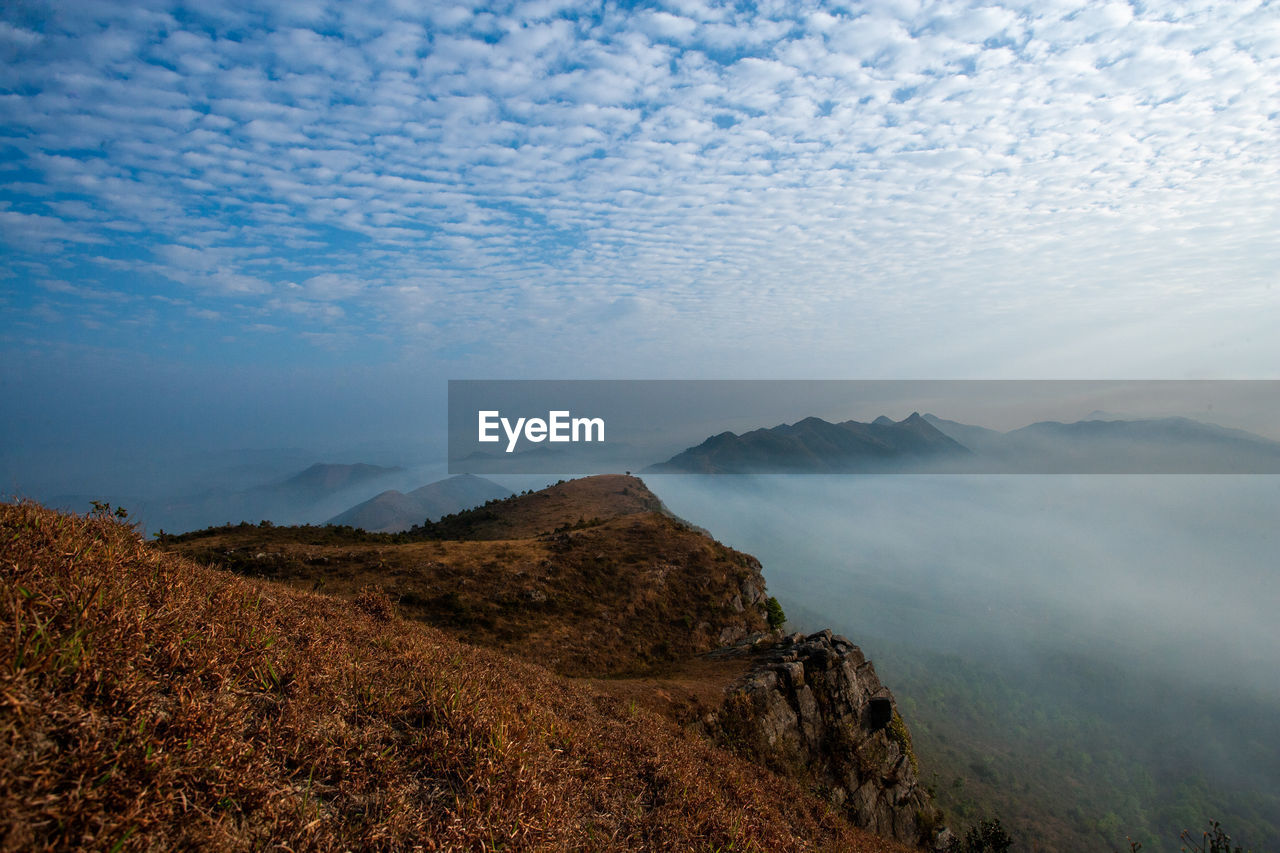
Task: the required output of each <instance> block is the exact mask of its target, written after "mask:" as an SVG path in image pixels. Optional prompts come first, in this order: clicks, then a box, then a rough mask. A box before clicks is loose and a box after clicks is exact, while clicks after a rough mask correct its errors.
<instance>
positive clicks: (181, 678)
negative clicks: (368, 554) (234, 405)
mask: <svg viewBox="0 0 1280 853" xmlns="http://www.w3.org/2000/svg"><path fill="white" fill-rule="evenodd" d="M0 572H2V573H3V575H4V578H5V584H4V585H3V590H2V592H0V596H2V597H0V608H2V614H0V619H2V620H3V625H4V628H3V629H0V631H3V634H4V640H5V643H6V645H7V646H8V648H9V649H10V653H9V654H7V655H5V656H4V662H3V665H2V667H0V690H2V691H3V695H4V703H3V704H2V705H0V720H3V726H2V729H0V730H2V734H0V737H2V738H3V740H4V748H3V751H2V753H0V754H2V755H3V758H2V759H0V762H2V763H0V838H3V844H4V847H5V848H7V849H14V848H25V849H42V848H43V849H67V850H71V849H85V850H88V849H95V850H97V849H112V850H142V849H173V848H192V847H201V848H205V849H247V848H259V847H266V846H272V847H277V846H280V847H287V848H290V849H295V850H302V849H306V850H329V849H352V848H358V849H381V850H402V849H410V848H412V847H421V848H423V849H475V850H480V849H495V848H497V847H504V848H508V849H520V850H565V849H583V850H642V849H643V850H652V849H703V850H712V849H735V850H753V849H754V850H784V849H785V850H804V849H829V850H848V851H902V850H905V849H906V848H903V847H901V846H899V845H896V844H894V843H892V842H888V841H885V840H883V839H880V838H877V837H874V836H870V835H867V834H866V833H863V832H860V831H858V830H856V829H854V828H852V827H850V826H849V825H848V824H847V823H846V822H844V821H843V820H841V819H839V818H838V817H836V816H835V815H834V813H832V811H831V810H830V809H829V808H828V807H827V806H826V805H825V804H824V803H823V802H821V801H819V800H817V799H815V798H814V797H813V796H812V795H810V794H809V793H808V792H807V791H805V790H803V789H802V788H801V787H799V786H797V785H796V784H794V783H792V782H790V781H788V780H786V779H783V778H780V777H777V776H774V775H772V774H770V773H768V772H766V771H764V770H762V769H760V768H759V767H758V766H754V765H752V764H750V763H747V762H745V761H742V760H739V759H737V758H735V757H733V756H732V755H729V754H727V753H725V752H723V751H721V750H719V749H716V748H715V747H713V746H712V745H710V744H708V743H707V742H705V741H703V740H701V739H699V738H697V737H692V736H689V735H687V734H685V733H684V732H683V731H682V730H681V729H679V728H678V727H677V726H675V725H673V724H672V723H670V722H669V721H667V720H666V719H664V718H663V717H661V716H659V715H657V714H655V713H652V712H650V711H648V710H646V709H645V708H644V707H642V706H639V705H637V704H635V703H630V704H623V703H622V702H620V701H619V700H617V699H615V698H611V697H609V696H607V695H605V694H603V693H601V692H599V691H598V690H596V689H594V688H593V687H592V686H591V685H589V684H587V683H584V682H575V681H572V680H568V679H565V678H563V677H560V676H556V675H553V674H551V673H550V672H548V671H547V670H545V669H543V668H541V667H538V666H536V665H532V664H528V663H522V662H520V661H517V660H513V659H511V658H508V657H503V656H500V655H497V654H494V653H492V652H489V651H485V650H481V649H477V648H475V647H472V646H470V645H467V644H465V643H462V642H459V641H457V640H455V639H453V638H451V637H450V636H448V635H446V634H445V633H442V632H440V631H438V630H435V629H433V628H431V627H428V626H426V625H423V624H420V623H418V622H415V621H405V620H403V619H401V618H400V617H399V616H398V615H396V612H395V607H394V606H393V605H392V604H391V603H390V602H389V601H388V600H387V598H386V597H385V596H382V595H379V594H377V593H375V592H371V591H368V590H366V591H364V592H363V593H360V594H358V595H357V596H356V597H355V599H354V606H352V605H351V604H348V603H346V602H343V601H341V600H338V599H335V598H330V597H326V596H321V595H316V594H313V593H310V592H306V591H301V590H297V589H290V588H288V587H287V586H284V585H281V584H276V583H270V582H265V581H261V580H253V579H245V578H239V577H236V576H235V575H233V574H230V573H228V572H225V571H220V570H217V569H212V568H208V567H204V566H200V565H197V564H195V563H193V562H191V561H188V560H186V559H183V558H181V557H178V556H176V555H173V554H166V553H163V552H161V551H159V550H157V549H155V548H154V547H152V546H149V545H146V544H144V543H142V542H140V541H139V540H138V537H137V535H136V533H135V532H134V531H133V530H132V529H131V528H129V527H127V526H125V525H123V524H121V523H119V522H117V521H115V520H114V519H111V518H109V517H90V518H85V517H77V516H68V515H61V514H58V513H55V512H53V511H50V510H45V509H43V508H40V507H37V506H35V505H31V504H22V505H3V506H0Z"/></svg>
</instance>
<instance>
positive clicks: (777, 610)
mask: <svg viewBox="0 0 1280 853" xmlns="http://www.w3.org/2000/svg"><path fill="white" fill-rule="evenodd" d="M764 612H765V618H766V619H768V620H769V627H770V628H781V627H782V626H783V624H785V623H786V621H787V614H785V613H783V612H782V605H781V604H779V603H778V599H776V598H774V597H773V596H772V595H771V596H769V600H768V601H766V602H765V603H764Z"/></svg>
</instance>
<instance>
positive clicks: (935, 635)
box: [646, 475, 1280, 850]
mask: <svg viewBox="0 0 1280 853" xmlns="http://www.w3.org/2000/svg"><path fill="white" fill-rule="evenodd" d="M646 481H647V482H648V483H649V485H650V487H651V488H653V490H654V491H655V492H657V494H658V495H659V496H661V498H662V499H663V501H664V502H665V503H666V504H667V506H668V507H669V508H670V509H671V510H672V511H673V512H675V513H676V514H678V515H680V516H682V517H684V518H687V519H690V520H692V521H694V522H695V523H697V524H699V525H701V526H703V527H705V528H707V529H708V530H709V531H710V532H711V533H712V535H714V536H715V537H716V538H718V539H720V540H721V541H723V542H725V543H726V544H729V545H732V546H734V547H737V548H740V549H742V550H745V551H748V552H750V553H752V554H755V555H756V556H758V557H759V558H760V559H761V560H762V562H763V563H764V571H765V578H766V580H767V582H768V584H769V588H770V590H771V591H772V592H773V594H775V595H777V596H778V597H779V599H780V600H781V601H782V603H783V605H784V607H785V608H786V609H787V611H788V614H789V615H790V616H791V617H792V619H793V623H794V624H795V625H796V627H798V628H801V629H806V630H808V629H816V628H819V627H825V626H831V627H833V628H835V629H837V630H839V631H842V632H844V633H846V634H848V635H849V636H850V638H851V639H853V640H854V642H857V643H859V644H861V645H862V646H863V647H864V650H865V651H866V652H867V653H868V655H869V656H870V657H871V658H872V659H873V660H876V659H877V658H878V657H879V659H880V667H879V669H880V674H881V677H882V678H883V679H884V680H885V682H886V683H887V684H888V685H889V686H890V687H891V688H895V689H897V688H901V687H903V686H904V685H905V686H906V687H907V688H909V689H907V690H906V691H905V692H906V693H907V694H911V695H914V694H921V695H920V696H917V697H916V698H920V699H922V701H923V694H924V693H925V692H926V690H927V688H928V684H929V682H930V681H931V680H941V673H938V672H936V671H933V672H932V674H931V672H930V668H937V667H942V666H953V665H966V666H967V665H970V664H972V665H974V666H976V667H978V668H979V669H980V670H981V671H982V672H984V673H986V676H985V677H989V678H990V679H992V680H993V681H999V682H1000V683H1001V684H1002V685H1006V686H1008V687H1009V689H1011V690H1012V691H1014V693H1015V694H1016V695H1018V696H1021V697H1025V698H1026V702H1027V703H1029V704H1030V705H1034V706H1035V707H1036V708H1038V709H1040V710H1041V711H1048V712H1049V713H1053V711H1054V710H1055V709H1061V708H1062V707H1063V706H1064V705H1073V706H1076V707H1078V708H1080V709H1082V710H1080V712H1079V715H1083V716H1084V717H1087V718H1088V724H1089V725H1097V726H1101V727H1102V728H1101V729H1099V731H1100V732H1101V734H1095V735H1091V736H1090V738H1091V739H1092V740H1094V741H1100V740H1106V739H1107V738H1112V739H1114V741H1115V742H1116V743H1119V744H1120V745H1121V746H1120V749H1119V751H1120V752H1122V753H1124V756H1123V757H1122V760H1120V761H1118V762H1117V763H1118V764H1124V763H1125V760H1131V761H1132V762H1133V763H1135V764H1141V765H1142V766H1143V767H1144V771H1143V772H1144V773H1147V775H1146V776H1143V777H1142V778H1143V779H1145V780H1146V782H1145V783H1144V784H1146V785H1150V784H1151V782H1150V780H1151V779H1152V778H1154V780H1155V783H1154V790H1153V791H1148V792H1146V793H1142V794H1138V793H1135V794H1134V801H1135V803H1139V804H1138V805H1135V806H1134V807H1133V808H1132V809H1130V812H1131V813H1129V812H1124V810H1123V809H1121V808H1120V807H1118V806H1117V807H1116V808H1115V811H1117V812H1121V814H1119V815H1118V819H1119V830H1117V831H1113V832H1112V833H1111V834H1110V835H1107V836H1106V837H1107V839H1108V841H1109V843H1112V844H1114V845H1115V846H1116V847H1117V848H1120V847H1122V846H1123V843H1124V836H1125V833H1126V832H1127V831H1129V830H1139V829H1143V828H1150V829H1151V830H1152V831H1153V832H1154V833H1155V836H1150V837H1148V841H1147V845H1146V848H1145V849H1148V850H1155V849H1166V848H1165V846H1163V845H1162V844H1161V841H1160V838H1161V837H1162V838H1163V840H1164V841H1165V842H1168V841H1170V840H1171V839H1172V838H1175V837H1176V833H1177V832H1178V831H1179V830H1180V829H1182V828H1188V827H1186V826H1175V825H1172V824H1171V823H1170V822H1171V821H1172V820H1174V818H1175V816H1177V817H1178V819H1180V820H1188V821H1189V820H1192V819H1197V815H1196V814H1194V812H1196V810H1197V809H1199V808H1200V806H1198V805H1195V804H1194V803H1193V804H1192V805H1191V806H1190V807H1187V808H1186V809H1184V812H1177V808H1179V807H1181V806H1177V805H1176V804H1174V803H1173V800H1175V799H1177V798H1178V797H1181V796H1182V793H1178V792H1175V788H1177V789H1178V791H1181V788H1178V786H1180V785H1183V784H1184V783H1185V782H1186V781H1187V780H1188V779H1191V778H1201V777H1203V781H1204V782H1205V784H1206V785H1207V790H1209V791H1211V792H1213V793H1212V795H1205V797H1206V799H1205V800H1203V802H1206V803H1207V802H1213V803H1220V804H1224V805H1222V808H1223V809H1230V808H1233V807H1234V806H1237V805H1239V806H1240V808H1239V809H1237V811H1238V812H1239V814H1236V813H1234V812H1233V814H1235V820H1236V821H1237V822H1238V823H1248V826H1240V825H1237V826H1236V836H1237V840H1238V841H1239V840H1248V839H1250V838H1252V839H1253V844H1254V849H1270V847H1269V846H1268V845H1269V844H1275V843H1276V842H1277V840H1280V839H1278V838H1277V834H1276V830H1275V827H1276V826H1277V825H1280V808H1277V802H1276V800H1275V798H1274V796H1273V795H1272V793H1271V792H1275V791H1280V751H1278V750H1280V747H1278V746H1277V740H1276V738H1277V735H1280V732H1277V731H1276V723H1275V720H1276V715H1277V713H1278V712H1280V620H1277V619H1276V608H1277V603H1278V602H1280V575H1278V574H1277V572H1276V565H1277V560H1276V554H1277V542H1276V521H1277V516H1278V514H1280V477H1274V476H1252V477H1250V476H1238V477H1233V476H1168V475H1165V476H878V477H877V476H870V477H854V476H829V477H819V476H790V477H787V476H757V477H734V476H721V477H701V478H699V477H690V476H657V475H655V476H649V477H646ZM947 661H951V662H952V663H950V664H949V663H947ZM975 671H976V670H975ZM922 672H923V673H924V675H922V674H921V673H922ZM895 676H897V681H896V684H897V687H895ZM975 689H977V687H976V686H975ZM899 692H900V696H899V698H900V699H902V698H903V696H902V692H903V691H901V690H900V691H899ZM916 707H917V716H918V717H921V718H922V721H923V722H924V723H926V724H927V723H928V722H929V721H930V720H934V721H937V720H938V719H939V714H940V713H942V714H945V713H946V712H945V710H944V709H939V708H930V707H929V706H928V703H927V702H924V703H923V704H919V703H917V705H916ZM992 713H993V716H996V717H998V716H999V713H1000V712H999V710H997V711H995V712H992ZM1011 713H1012V712H1011ZM1019 713H1023V711H1019ZM1073 713H1074V712H1073ZM1079 715H1078V716H1079ZM990 723H991V724H992V727H993V730H994V731H997V732H998V731H999V728H1000V725H1001V721H1000V720H998V719H993V720H991V721H990ZM1004 724H1005V725H1007V726H1008V727H1009V728H1010V731H1012V729H1013V727H1014V726H1015V721H1014V720H1012V719H1010V720H1007V721H1004ZM1064 725H1065V724H1064ZM1071 725H1072V726H1075V727H1076V728H1077V729H1078V728H1079V725H1077V723H1076V721H1075V720H1074V719H1073V720H1072V721H1071ZM1043 728H1044V731H1041V732H1040V733H1039V734H1037V735H1036V737H1039V738H1041V740H1043V739H1044V738H1046V737H1047V738H1050V739H1054V738H1057V737H1058V736H1059V735H1061V738H1062V740H1063V742H1066V741H1068V740H1070V739H1071V738H1077V740H1080V738H1079V737H1078V732H1068V731H1065V730H1064V731H1062V732H1058V733H1055V731H1054V730H1053V725H1051V724H1046V726H1044V727H1043ZM1028 740H1034V738H1031V737H1030V736H1029V737H1028ZM1010 742H1012V739H1010ZM1085 742H1086V743H1087V742H1088V739H1085ZM1041 749H1043V746H1041ZM1174 750H1176V752H1177V755H1178V759H1177V760H1178V761H1179V762H1180V764H1179V766H1180V767H1185V772H1184V771H1182V770H1178V769H1177V768H1174V769H1172V770H1171V769H1170V768H1169V767H1167V766H1164V765H1165V764H1166V763H1167V762H1168V761H1170V760H1171V759H1170V758H1169V756H1171V755H1172V754H1173V751H1174ZM1018 760H1019V759H1018V758H1017V757H1016V756H1011V765H1010V766H1011V767H1013V768H1014V771H1013V772H1015V773H1016V768H1017V761H1018ZM1023 760H1024V761H1025V762H1031V761H1038V760H1040V759H1039V758H1038V757H1032V756H1025V757H1024V759H1023ZM1148 771H1149V772H1148ZM1100 772H1101V771H1100V770H1098V769H1097V768H1095V773H1094V774H1093V777H1088V778H1086V784H1091V783H1092V782H1096V781H1097V779H1096V776H1097V773H1100ZM1162 774H1163V775H1162ZM1140 775H1141V774H1140ZM1090 779H1092V782H1091V781H1090ZM1023 783H1024V782H1023V781H1019V780H1006V784H1007V786H1009V787H1012V786H1013V785H1015V784H1023ZM1109 784H1114V785H1115V786H1116V791H1117V792H1118V793H1116V794H1115V795H1114V796H1115V797H1120V796H1121V795H1124V796H1128V795H1129V793H1131V792H1129V791H1127V790H1124V788H1125V786H1126V785H1130V784H1131V781H1130V780H1129V779H1128V778H1127V777H1126V778H1125V779H1113V780H1110V781H1109ZM1134 784H1136V783H1134ZM1103 787H1105V785H1104V786H1103ZM1254 795H1257V797H1261V798H1262V800H1263V802H1261V803H1257V802H1254V800H1255V799H1257V797H1255V796H1254ZM1215 797H1216V799H1215ZM1245 800H1248V801H1249V802H1248V807H1247V808H1246V807H1245V806H1244V805H1242V804H1243V803H1244V802H1245ZM1139 801H1141V802H1139ZM1069 805H1070V804H1067V803H1064V804H1063V808H1064V809H1067V808H1068V806H1069ZM1094 808H1095V809H1096V808H1102V807H1101V806H1095V807H1094ZM1206 808H1207V806H1206ZM1144 809H1145V811H1143V810H1144ZM1081 812H1083V813H1081ZM1187 812H1192V813H1191V814H1187ZM1064 814H1066V812H1065V811H1064ZM1161 815H1164V817H1161ZM1184 815H1185V816H1184ZM1097 817H1099V815H1090V814H1089V810H1088V809H1079V810H1077V813H1076V815H1075V816H1074V817H1073V818H1071V819H1070V820H1069V821H1067V822H1071V821H1074V822H1075V823H1077V824H1079V823H1081V822H1088V821H1091V820H1093V819H1094V818H1097ZM1209 818H1217V819H1223V815H1222V813H1221V812H1219V813H1217V814H1202V815H1199V816H1198V819H1199V820H1201V821H1203V820H1207V819H1209ZM1066 820H1067V819H1065V818H1064V821H1066ZM1192 827H1194V824H1193V825H1192ZM1117 832H1118V834H1117ZM1169 833H1173V834H1172V835H1170V834H1169ZM1104 835H1105V833H1104ZM1134 837H1135V838H1139V837H1143V836H1142V835H1141V833H1140V832H1139V833H1137V834H1134ZM1264 841H1265V842H1266V843H1264ZM1095 843H1096V842H1095ZM1091 849H1092V848H1091ZM1106 849H1110V848H1106ZM1172 849H1176V846H1175V847H1173V848H1172Z"/></svg>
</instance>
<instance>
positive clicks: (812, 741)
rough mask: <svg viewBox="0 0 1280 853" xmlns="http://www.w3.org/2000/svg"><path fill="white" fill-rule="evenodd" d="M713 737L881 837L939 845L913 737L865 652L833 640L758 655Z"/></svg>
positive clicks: (732, 691)
mask: <svg viewBox="0 0 1280 853" xmlns="http://www.w3.org/2000/svg"><path fill="white" fill-rule="evenodd" d="M710 722H712V729H713V731H714V732H715V733H716V735H717V736H718V737H719V738H720V739H721V740H722V741H723V742H724V743H725V744H726V745H727V746H729V747H730V748H731V749H733V750H734V751H735V752H737V753H738V754H740V755H743V756H745V757H749V758H752V759H754V760H756V761H758V762H760V763H762V764H764V765H765V766H767V767H769V768H770V769H771V770H773V771H774V772H776V773H780V774H783V775H787V776H791V777H793V778H798V779H801V780H803V781H805V782H807V783H808V784H809V785H810V786H811V787H813V788H814V789H816V790H817V791H818V792H819V793H820V794H821V795H822V796H824V797H825V798H826V799H827V800H828V801H829V802H831V803H832V804H834V805H836V806H838V807H840V808H842V809H843V810H844V811H845V812H846V814H847V816H848V817H849V819H850V820H851V821H852V822H853V823H855V824H856V825H858V826H861V827H865V828H867V829H869V830H871V831H872V832H874V833H876V834H877V835H881V836H884V837H888V838H894V839H897V840H899V841H902V842H905V843H908V844H914V845H927V844H930V843H932V841H933V834H934V830H935V828H936V827H937V825H938V823H939V822H940V814H939V812H938V810H937V808H936V807H935V806H934V805H933V801H932V797H931V796H930V795H929V793H928V791H926V790H925V788H924V787H923V786H922V785H921V784H920V780H919V777H918V773H919V768H918V766H917V764H916V757H915V754H914V752H913V751H912V748H911V735H910V732H909V731H908V730H907V727H906V724H905V723H904V722H903V720H902V717H901V716H899V715H898V711H897V709H896V707H895V706H894V700H893V696H892V694H891V693H890V692H889V690H888V689H887V688H886V687H884V686H883V685H882V684H881V683H880V679H879V678H878V677H877V676H876V671H875V668H874V667H873V666H872V664H871V661H869V660H867V659H866V657H865V656H864V655H863V654H862V650H861V649H859V648H858V647H857V646H855V645H854V644H853V643H851V642H849V640H847V639H845V638H844V637H841V636H838V635H833V634H832V633H831V631H829V630H827V631H820V632H819V633H816V634H811V635H809V636H807V637H806V636H804V635H802V634H793V635H791V636H789V637H784V638H782V639H781V640H779V641H778V642H777V643H776V644H775V645H773V646H772V647H771V648H768V649H767V650H766V651H764V652H762V653H759V652H758V653H757V654H756V660H755V663H754V665H753V666H752V667H751V668H750V669H749V670H748V671H747V672H746V674H744V675H742V676H741V677H740V678H738V679H737V680H736V681H735V682H733V683H732V684H731V685H730V686H729V688H728V689H727V690H726V692H725V698H724V703H723V705H722V706H721V707H720V709H719V711H718V712H716V713H714V714H713V715H711V720H710Z"/></svg>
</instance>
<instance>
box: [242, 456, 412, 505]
mask: <svg viewBox="0 0 1280 853" xmlns="http://www.w3.org/2000/svg"><path fill="white" fill-rule="evenodd" d="M399 471H400V469H399V468H384V467H382V466H381V465H368V464H366V463H363V462H357V463H356V464H354V465H331V464H325V463H323V462H317V463H316V464H314V465H312V466H311V467H310V468H307V469H306V470H305V471H301V472H299V473H297V474H294V475H293V476H292V477H288V478H286V479H285V480H282V481H280V482H279V483H275V484H272V485H268V486H259V487H258V489H257V490H256V491H261V492H271V493H275V494H283V495H290V496H299V497H301V496H310V497H314V496H319V495H326V494H329V493H331V492H337V491H341V490H343V489H349V488H352V487H353V486H361V485H364V484H366V483H369V482H373V481H375V480H378V479H379V478H381V477H385V476H387V475H388V474H395V473H397V472H399Z"/></svg>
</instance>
